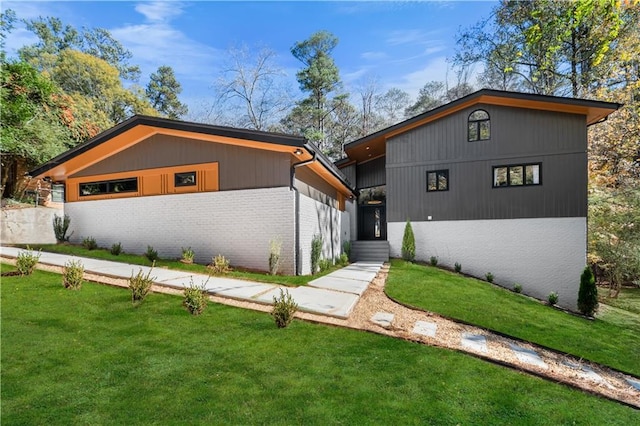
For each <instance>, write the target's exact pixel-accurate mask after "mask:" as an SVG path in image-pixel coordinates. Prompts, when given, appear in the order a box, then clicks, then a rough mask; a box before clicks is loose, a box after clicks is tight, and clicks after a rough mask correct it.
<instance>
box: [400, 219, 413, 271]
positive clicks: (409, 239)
mask: <svg viewBox="0 0 640 426" xmlns="http://www.w3.org/2000/svg"><path fill="white" fill-rule="evenodd" d="M402 258H403V259H404V260H406V261H407V262H413V261H414V260H415V258H416V238H415V237H414V235H413V228H412V227H411V222H410V221H409V219H407V224H406V225H405V226H404V235H403V236H402Z"/></svg>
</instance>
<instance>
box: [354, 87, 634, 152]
mask: <svg viewBox="0 0 640 426" xmlns="http://www.w3.org/2000/svg"><path fill="white" fill-rule="evenodd" d="M481 96H496V97H502V98H511V99H522V100H528V101H541V102H554V103H558V104H566V105H578V106H585V107H593V108H598V107H600V108H610V109H619V108H620V107H621V106H622V104H619V103H614V102H604V101H593V100H589V99H579V98H565V97H560V96H550V95H537V94H533V93H521V92H509V91H504V90H493V89H481V90H478V91H477V92H473V93H471V94H469V95H467V96H464V97H462V98H459V99H456V100H455V101H452V102H449V103H448V104H444V105H441V106H439V107H437V108H434V109H432V110H429V111H426V112H423V113H422V114H420V115H416V116H415V117H412V118H409V119H408V120H405V121H402V122H400V123H398V124H394V125H393V126H390V127H387V128H386V129H382V130H379V131H377V132H375V133H372V134H370V135H367V136H365V137H363V138H360V139H356V140H355V141H353V142H350V143H348V144H346V145H345V147H344V148H345V150H347V149H351V148H354V147H356V146H358V145H361V144H363V143H366V142H369V141H371V140H373V139H377V138H379V137H380V136H382V135H384V134H385V133H389V132H392V131H394V130H397V129H400V128H402V127H405V126H407V125H410V124H412V123H414V122H416V121H420V120H422V119H424V118H426V117H429V116H431V115H435V114H439V113H440V112H442V111H446V110H447V109H449V108H453V107H456V106H457V105H460V104H463V103H466V102H468V101H470V100H472V99H475V98H479V97H481Z"/></svg>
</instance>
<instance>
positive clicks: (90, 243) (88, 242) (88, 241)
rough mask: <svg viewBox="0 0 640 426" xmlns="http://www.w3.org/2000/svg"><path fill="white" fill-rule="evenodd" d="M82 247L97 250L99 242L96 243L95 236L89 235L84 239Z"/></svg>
mask: <svg viewBox="0 0 640 426" xmlns="http://www.w3.org/2000/svg"><path fill="white" fill-rule="evenodd" d="M82 247H84V248H86V249H87V250H95V249H97V248H98V243H96V239H95V238H93V237H87V238H85V239H84V240H82Z"/></svg>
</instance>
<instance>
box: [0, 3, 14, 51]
mask: <svg viewBox="0 0 640 426" xmlns="http://www.w3.org/2000/svg"><path fill="white" fill-rule="evenodd" d="M15 21H16V13H15V12H14V11H13V10H11V9H7V10H4V11H2V12H0V60H1V61H2V62H4V57H5V51H4V45H5V40H6V39H7V36H8V35H9V33H10V32H11V30H13V26H14V22H15Z"/></svg>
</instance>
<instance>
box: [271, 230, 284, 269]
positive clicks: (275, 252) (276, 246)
mask: <svg viewBox="0 0 640 426" xmlns="http://www.w3.org/2000/svg"><path fill="white" fill-rule="evenodd" d="M281 253H282V240H281V239H280V238H274V239H272V240H271V241H269V273H270V274H271V275H276V274H277V273H278V270H279V269H280V254H281Z"/></svg>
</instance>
